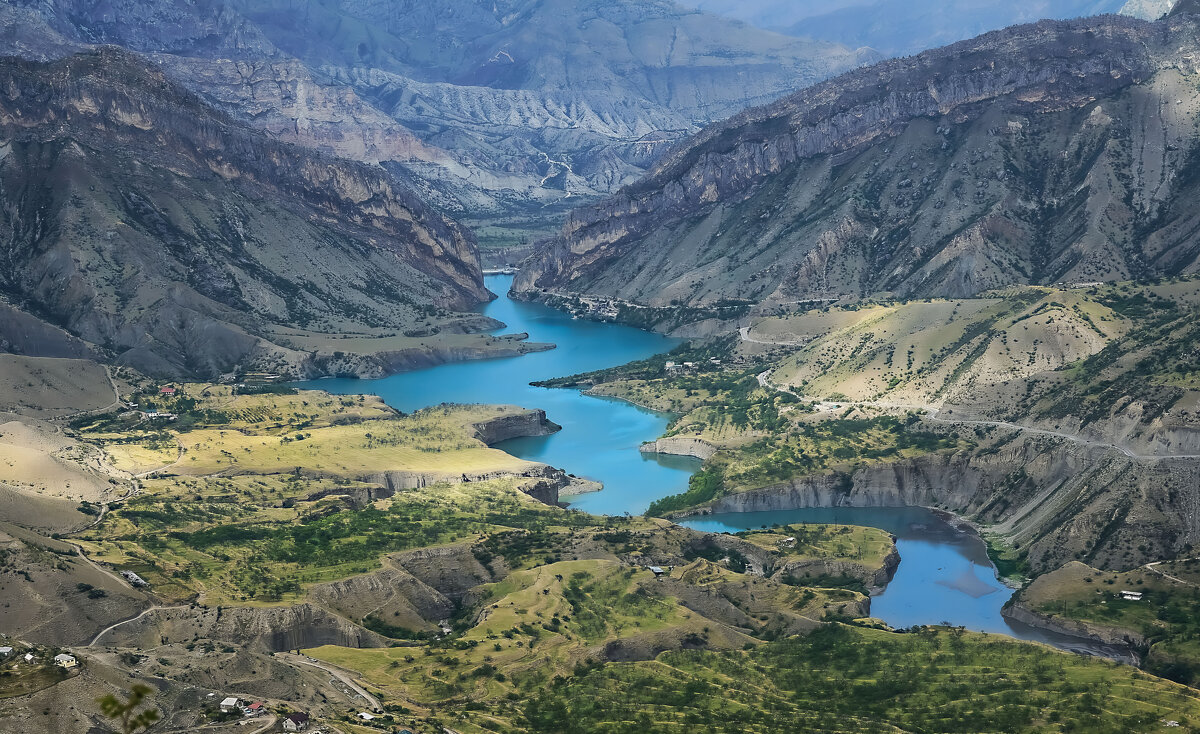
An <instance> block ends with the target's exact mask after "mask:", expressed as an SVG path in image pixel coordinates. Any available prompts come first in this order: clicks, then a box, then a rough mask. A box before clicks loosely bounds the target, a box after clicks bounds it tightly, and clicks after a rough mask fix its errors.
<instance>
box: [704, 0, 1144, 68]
mask: <svg viewBox="0 0 1200 734" xmlns="http://www.w3.org/2000/svg"><path fill="white" fill-rule="evenodd" d="M684 1H685V3H686V4H688V5H691V6H694V7H698V8H702V9H704V10H708V11H710V12H714V13H721V14H723V15H728V16H729V17H732V18H738V19H740V20H744V21H746V22H748V23H754V24H755V25H757V26H760V27H762V28H769V29H772V30H777V31H779V32H781V33H788V34H791V35H794V36H800V37H805V38H817V39H821V40H825V41H832V42H834V43H842V44H846V45H848V46H851V47H858V46H869V47H871V48H873V49H875V50H877V51H880V52H882V53H883V54H885V55H887V56H903V55H907V54H912V53H916V52H918V51H923V50H925V49H928V48H934V47H936V46H944V45H946V44H950V43H954V42H955V41H961V40H963V39H965V38H972V37H974V36H977V35H980V34H981V33H986V32H987V31H993V30H998V29H1000V28H1006V27H1008V26H1010V25H1015V24H1018V23H1030V22H1033V21H1037V20H1042V19H1046V18H1052V19H1064V18H1078V17H1084V16H1091V15H1100V14H1103V13H1115V12H1117V11H1118V10H1120V9H1121V7H1122V4H1123V3H1124V2H1125V0H1033V1H1031V2H1015V3H1003V2H995V1H994V0H948V1H947V2H912V0H833V2H815V0H800V1H799V2H791V1H790V0H748V1H747V2H731V1H730V0H684ZM1139 1H1146V0H1134V2H1139ZM1148 1H1150V2H1153V0H1148Z"/></svg>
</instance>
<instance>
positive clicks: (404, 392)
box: [301, 275, 700, 515]
mask: <svg viewBox="0 0 1200 734" xmlns="http://www.w3.org/2000/svg"><path fill="white" fill-rule="evenodd" d="M486 283H487V287H488V289H489V290H491V291H492V292H493V293H498V294H500V297H499V298H497V299H496V300H495V301H492V302H491V303H489V304H487V305H486V306H484V307H483V309H482V311H483V313H484V314H485V315H487V316H491V317H492V318H494V319H497V320H499V321H502V322H504V324H505V325H506V326H505V328H503V329H500V330H498V331H497V332H496V333H506V334H511V333H519V332H522V331H524V332H528V333H529V340H530V341H535V342H549V343H552V344H556V345H557V348H555V349H551V350H550V351H548V352H535V353H533V354H526V355H524V356H521V357H510V358H506V359H489V360H478V361H473V362H459V363H455V364H446V365H440V366H438V367H430V368H428V369H423V370H417V371H415V372H402V373H400V374H397V375H392V376H390V377H384V378H382V379H379V380H353V379H331V380H317V381H314V382H309V383H303V384H301V387H312V388H316V389H319V390H328V391H329V392H334V393H364V392H365V393H373V394H375V395H378V396H380V397H381V398H383V399H384V400H385V401H386V402H387V403H388V405H391V406H392V407H394V408H398V409H399V410H403V411H413V410H417V409H418V408H424V407H427V406H430V405H437V404H438V403H497V404H498V403H506V404H511V405H520V406H522V407H525V408H541V409H543V410H545V411H546V415H547V417H549V418H550V420H552V421H554V422H555V423H558V424H559V425H561V426H562V427H563V429H562V430H561V431H559V432H558V433H555V434H553V435H550V436H538V437H535V438H518V439H514V440H512V441H505V442H504V443H501V444H498V446H497V448H500V449H503V450H504V451H507V452H508V453H510V454H513V455H514V456H519V457H521V458H522V459H529V460H530V461H541V462H544V463H546V464H550V465H551V466H556V467H559V468H561V469H563V470H565V471H567V472H570V473H572V474H575V475H578V476H581V477H587V478H588V479H594V480H596V481H598V482H603V483H604V487H605V489H604V490H603V491H601V492H594V493H590V494H585V495H580V496H579V497H577V498H575V499H574V501H572V505H571V506H572V507H577V508H579V509H581V510H586V511H588V512H594V513H598V514H607V515H620V514H623V513H625V512H629V513H631V514H638V513H641V512H644V511H645V510H646V508H647V507H648V506H649V505H650V502H651V501H652V500H654V499H657V498H658V497H665V496H666V495H669V494H675V493H677V492H682V491H683V490H685V489H687V481H688V477H689V476H691V475H692V474H693V473H694V472H695V471H697V470H698V469H699V468H700V462H699V461H697V460H696V459H689V458H680V457H665V456H664V457H654V456H649V455H644V454H642V453H641V452H639V451H638V447H639V446H640V445H641V444H642V443H644V442H646V441H652V440H654V439H655V438H658V436H659V435H661V434H662V433H663V431H664V430H666V427H667V422H668V420H669V419H668V417H667V416H665V415H663V414H661V413H654V412H652V411H648V410H643V409H641V408H638V407H636V406H634V405H630V404H629V403H625V402H622V401H619V400H609V399H605V398H594V397H589V396H587V395H583V394H581V393H580V391H578V390H565V389H555V390H550V389H545V388H538V387H531V386H530V385H529V383H530V382H533V381H535V380H543V379H547V378H551V377H563V376H566V375H573V374H577V373H579V372H587V371H590V370H597V369H602V368H605V367H615V366H617V365H621V364H625V363H626V362H632V361H633V360H637V359H645V358H646V357H649V356H652V355H655V354H659V353H661V352H666V351H669V350H671V349H672V348H673V347H675V346H676V345H677V344H678V343H679V340H677V339H670V338H668V337H665V336H662V335H660V334H654V333H651V332H648V331H642V330H640V329H634V328H630V327H628V326H618V325H615V324H602V323H597V322H593V321H583V320H577V319H573V318H571V317H570V316H569V315H567V314H564V313H563V312H562V311H556V310H554V309H551V308H546V307H545V306H540V305H537V304H530V303H521V302H519V301H513V300H510V299H509V298H508V297H507V296H506V295H505V294H507V293H508V289H509V287H510V286H511V285H512V276H511V275H490V276H487V278H486Z"/></svg>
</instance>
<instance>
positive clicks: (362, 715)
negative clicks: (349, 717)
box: [358, 711, 375, 721]
mask: <svg viewBox="0 0 1200 734" xmlns="http://www.w3.org/2000/svg"><path fill="white" fill-rule="evenodd" d="M358 718H360V719H362V720H363V721H371V720H372V719H374V718H375V715H374V714H368V713H367V712H366V711H359V712H358Z"/></svg>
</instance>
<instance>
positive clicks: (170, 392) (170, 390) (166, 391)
mask: <svg viewBox="0 0 1200 734" xmlns="http://www.w3.org/2000/svg"><path fill="white" fill-rule="evenodd" d="M158 394H159V395H166V396H168V397H170V396H172V395H174V394H175V388H173V387H164V388H163V389H161V390H159V391H158Z"/></svg>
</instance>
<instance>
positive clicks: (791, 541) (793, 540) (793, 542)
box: [779, 536, 796, 548]
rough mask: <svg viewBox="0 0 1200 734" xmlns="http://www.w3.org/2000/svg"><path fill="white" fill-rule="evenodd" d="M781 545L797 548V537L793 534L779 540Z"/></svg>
mask: <svg viewBox="0 0 1200 734" xmlns="http://www.w3.org/2000/svg"><path fill="white" fill-rule="evenodd" d="M779 545H780V546H781V547H783V548H795V547H796V538H794V537H792V536H789V537H786V538H784V539H783V540H781V541H779Z"/></svg>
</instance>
